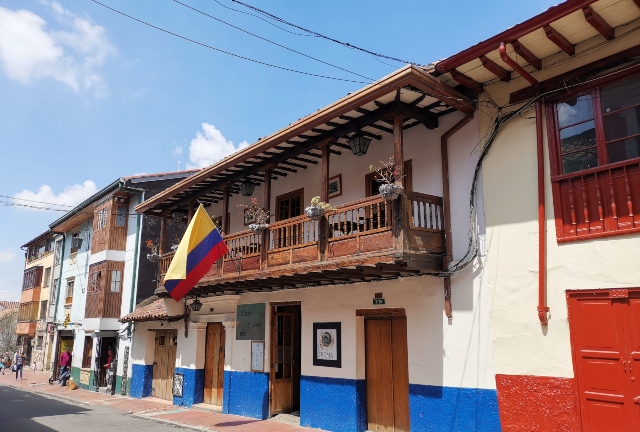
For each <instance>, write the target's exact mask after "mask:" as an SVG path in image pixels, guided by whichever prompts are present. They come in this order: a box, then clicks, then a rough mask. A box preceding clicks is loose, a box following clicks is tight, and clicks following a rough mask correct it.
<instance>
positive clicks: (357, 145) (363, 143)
mask: <svg viewBox="0 0 640 432" xmlns="http://www.w3.org/2000/svg"><path fill="white" fill-rule="evenodd" d="M369 144H371V138H367V137H366V136H364V135H362V134H355V135H353V136H352V137H350V138H349V147H350V148H351V151H352V152H353V154H354V155H356V156H362V155H363V154H366V153H367V150H369Z"/></svg>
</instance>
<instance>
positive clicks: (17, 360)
mask: <svg viewBox="0 0 640 432" xmlns="http://www.w3.org/2000/svg"><path fill="white" fill-rule="evenodd" d="M23 363H24V356H23V355H22V353H19V352H18V351H16V355H15V370H16V380H17V379H18V372H20V379H22V364H23Z"/></svg>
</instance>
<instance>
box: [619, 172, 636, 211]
mask: <svg viewBox="0 0 640 432" xmlns="http://www.w3.org/2000/svg"><path fill="white" fill-rule="evenodd" d="M622 169H623V170H624V187H625V189H626V191H627V209H628V210H629V216H630V217H633V202H632V201H631V191H630V190H629V176H628V175H627V167H622Z"/></svg>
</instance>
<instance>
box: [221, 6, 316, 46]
mask: <svg viewBox="0 0 640 432" xmlns="http://www.w3.org/2000/svg"><path fill="white" fill-rule="evenodd" d="M213 1H215V2H216V3H218V4H219V5H220V6H222V7H223V8H226V9H229V10H232V11H234V12H238V13H241V14H245V15H251V16H252V17H255V18H258V19H259V20H262V21H264V22H266V23H267V24H269V25H272V26H274V27H275V28H278V29H280V30H282V31H285V32H287V33H290V34H292V35H296V36H304V37H313V35H310V34H303V33H296V32H292V31H291V30H287V29H286V28H284V27H280V26H278V25H275V24H274V23H272V22H271V21H269V20H266V19H264V18H262V17H261V16H258V15H255V14H252V13H250V12H245V11H241V10H240V9H234V8H232V7H229V6H227V5H224V4H222V3H220V2H219V1H218V0H213Z"/></svg>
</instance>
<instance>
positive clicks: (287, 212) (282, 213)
mask: <svg viewBox="0 0 640 432" xmlns="http://www.w3.org/2000/svg"><path fill="white" fill-rule="evenodd" d="M303 198H304V189H298V190H296V191H293V192H289V193H287V194H284V195H280V196H279V197H277V198H276V218H277V220H279V221H281V220H285V219H289V218H292V217H296V216H300V215H301V214H302V205H303V204H302V203H303Z"/></svg>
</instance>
